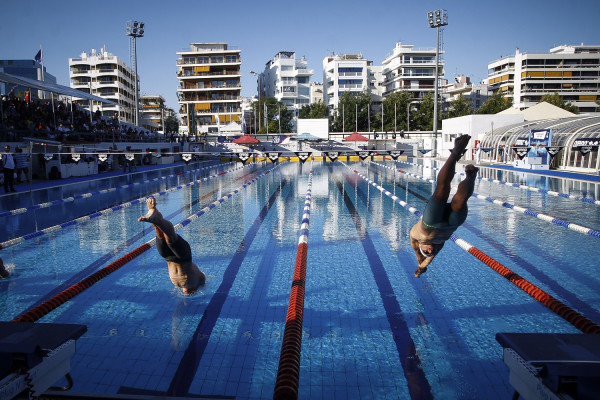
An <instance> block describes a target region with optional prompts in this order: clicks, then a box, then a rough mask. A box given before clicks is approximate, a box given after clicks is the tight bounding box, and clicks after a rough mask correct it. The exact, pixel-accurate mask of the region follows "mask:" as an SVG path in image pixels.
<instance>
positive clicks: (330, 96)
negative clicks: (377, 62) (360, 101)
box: [323, 54, 380, 112]
mask: <svg viewBox="0 0 600 400" xmlns="http://www.w3.org/2000/svg"><path fill="white" fill-rule="evenodd" d="M372 68H373V62H372V61H369V60H367V59H366V58H364V57H363V56H362V54H334V55H332V56H329V57H325V58H324V59H323V100H324V102H325V105H326V106H327V108H328V109H329V111H330V112H331V111H333V110H334V109H336V108H337V107H338V104H339V102H340V98H341V97H342V96H343V95H344V93H347V92H348V93H350V94H353V95H360V94H361V93H362V92H363V91H364V90H367V91H369V93H371V95H373V93H372V92H371V86H372V85H373V84H374V82H373V81H374V80H375V76H376V73H375V72H374V71H372ZM375 95H377V94H375ZM374 100H375V101H377V100H376V99H374ZM379 101H380V99H379Z"/></svg>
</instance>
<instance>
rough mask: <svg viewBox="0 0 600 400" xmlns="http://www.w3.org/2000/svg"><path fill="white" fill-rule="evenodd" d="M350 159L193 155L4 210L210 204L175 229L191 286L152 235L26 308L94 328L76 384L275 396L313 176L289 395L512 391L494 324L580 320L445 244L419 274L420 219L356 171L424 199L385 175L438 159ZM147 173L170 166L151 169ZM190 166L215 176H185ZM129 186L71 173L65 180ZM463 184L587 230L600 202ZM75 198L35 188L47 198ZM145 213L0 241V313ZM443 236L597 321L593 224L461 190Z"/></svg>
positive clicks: (125, 241) (24, 218)
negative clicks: (4, 268) (82, 286)
mask: <svg viewBox="0 0 600 400" xmlns="http://www.w3.org/2000/svg"><path fill="white" fill-rule="evenodd" d="M347 164H348V165H347V166H346V165H345V164H344V163H341V162H339V161H338V162H333V163H332V162H327V163H322V162H310V161H309V162H307V163H305V164H300V163H282V164H277V165H274V164H272V163H270V162H268V163H258V164H249V165H246V166H242V165H241V164H239V163H238V164H225V165H209V166H207V168H206V169H198V165H196V166H194V165H193V164H190V165H189V166H187V167H186V168H183V167H179V168H180V169H176V168H174V169H172V170H168V171H157V172H148V173H147V174H140V176H139V177H138V178H131V177H130V178H120V179H130V180H131V179H137V180H138V181H144V182H145V183H143V184H141V185H136V186H135V189H133V188H132V189H125V190H118V191H115V192H111V193H106V194H101V195H98V196H93V197H90V198H89V199H88V198H84V199H78V200H77V201H74V202H72V203H69V204H61V205H57V206H52V207H48V208H46V209H40V210H35V211H29V212H27V213H22V214H18V215H14V216H10V217H2V218H3V222H4V221H7V223H6V224H5V225H4V226H5V228H4V231H3V232H2V234H3V235H4V237H2V238H1V239H0V240H8V239H12V238H14V237H18V236H22V235H25V234H26V233H30V232H32V231H34V230H35V229H36V227H37V229H38V230H39V229H43V228H45V227H47V226H53V225H55V224H57V223H62V222H66V221H69V220H72V219H74V218H78V217H79V216H81V215H82V214H86V213H90V212H93V211H97V210H102V209H106V208H108V207H112V206H114V205H115V204H117V203H120V202H125V201H131V200H133V199H137V198H140V197H143V196H146V195H149V194H152V193H158V192H163V194H162V195H160V196H158V195H157V203H158V208H159V210H160V211H161V212H162V214H163V215H164V216H165V217H166V218H168V219H170V220H171V221H172V222H173V223H174V224H177V223H179V222H181V221H183V220H185V219H186V218H188V217H190V216H191V215H195V214H196V213H198V212H199V211H200V210H202V209H204V208H205V207H207V206H208V205H209V204H211V203H213V204H214V202H215V200H217V199H223V201H222V202H220V203H218V205H215V206H214V207H212V208H207V209H206V212H205V213H203V214H202V215H200V216H198V217H197V218H196V219H194V220H193V221H191V222H190V223H189V224H186V225H185V226H184V227H183V228H182V229H181V230H179V231H178V233H179V234H180V235H181V236H182V237H183V238H185V239H186V240H187V241H188V242H189V243H190V244H191V246H192V252H193V254H194V261H195V262H196V264H198V265H199V266H200V268H201V269H202V271H204V272H205V274H206V275H207V278H208V279H207V283H206V285H205V286H204V287H202V288H201V290H199V291H198V292H197V293H196V294H194V295H193V296H183V295H182V294H181V293H180V292H179V291H178V290H177V289H175V288H174V287H173V285H172V284H171V282H170V280H169V277H168V273H167V269H166V265H165V261H164V260H163V259H162V258H161V257H160V256H159V255H158V253H157V251H156V248H154V247H153V248H151V249H150V250H148V251H145V252H143V253H142V254H141V255H139V256H138V257H135V258H134V259H132V260H131V261H129V262H128V263H126V264H125V265H124V266H123V267H121V268H119V269H118V270H117V271H115V272H114V273H112V274H110V275H109V276H107V277H106V278H104V279H102V280H100V281H99V282H97V283H96V284H94V285H92V286H91V287H90V288H88V289H87V290H84V291H83V292H82V293H81V294H79V295H78V296H76V297H74V298H73V299H71V300H69V301H67V302H66V303H65V304H63V305H61V306H60V307H58V308H56V309H55V310H53V311H52V312H50V313H48V314H47V315H46V316H44V317H42V318H41V319H40V320H39V322H42V323H43V322H54V323H75V324H84V325H86V326H87V327H88V331H87V333H85V334H84V335H83V336H82V337H81V338H80V339H79V340H78V341H77V352H76V353H75V354H74V355H73V357H72V363H71V365H72V367H71V369H72V372H71V375H72V376H73V379H74V382H75V384H74V387H73V388H72V389H71V392H75V393H97V394H98V393H100V394H117V393H121V394H136V395H147V396H160V395H168V396H174V397H176V396H181V397H184V396H198V397H200V396H205V397H213V398H214V397H218V398H239V399H264V398H272V397H273V390H274V386H275V381H276V377H277V368H278V363H279V355H280V351H281V345H282V337H283V332H284V325H285V319H286V312H287V307H288V300H289V293H290V288H291V283H292V279H293V271H294V263H295V258H296V253H297V248H298V238H299V236H300V226H301V223H302V215H303V210H304V201H305V198H306V192H307V186H308V180H309V174H310V173H311V171H312V202H311V209H310V227H309V234H308V256H307V263H306V264H307V273H306V284H305V302H304V306H305V309H304V318H303V334H302V351H301V358H300V379H299V388H298V393H299V398H311V399H321V398H364V399H371V398H373V399H387V398H390V399H409V398H436V399H438V398H439V399H481V398H486V399H506V398H508V397H509V396H511V395H512V393H513V389H512V388H511V386H510V384H509V383H508V368H507V367H506V366H505V364H504V363H503V362H502V348H501V346H500V345H499V344H498V343H497V342H496V340H495V334H496V333H497V332H539V333H550V332H562V333H578V332H580V331H579V330H578V329H576V328H575V327H573V326H572V325H571V324H570V323H568V322H567V321H565V320H564V319H562V318H561V317H559V316H557V315H556V314H554V313H553V312H552V311H550V310H549V309H548V308H546V307H545V306H543V305H541V304H540V303H538V302H537V301H536V300H535V299H533V298H532V297H530V296H529V295H527V294H526V293H525V292H523V291H522V290H520V289H519V288H518V287H516V286H514V285H513V284H511V283H510V282H509V281H508V280H506V279H504V278H503V277H501V276H500V275H498V274H497V273H496V272H495V271H493V270H492V269H491V268H489V267H488V266H486V265H485V264H484V263H482V262H481V261H479V260H478V259H476V258H475V257H473V256H472V255H470V254H469V253H467V252H466V251H464V250H463V249H461V248H460V247H459V246H457V245H456V244H455V243H454V242H451V241H449V242H447V243H446V245H445V246H444V249H443V250H442V252H441V253H440V254H439V255H438V256H437V257H436V259H435V261H434V262H433V263H432V264H431V266H430V268H429V271H428V272H427V273H426V274H424V275H423V276H422V277H421V278H420V279H415V278H414V277H413V273H414V270H415V269H416V266H417V265H416V259H415V255H414V252H413V250H412V248H411V247H410V243H409V239H408V232H409V230H410V228H411V227H412V225H414V224H415V223H416V222H417V221H418V218H417V217H416V216H415V215H414V214H412V213H410V212H409V211H408V210H407V209H406V208H404V207H402V206H400V205H399V204H398V203H396V202H394V201H393V200H392V199H390V198H389V197H388V196H386V195H385V194H383V193H382V192H381V191H379V190H377V189H375V188H374V187H373V186H372V185H370V184H369V183H368V182H367V181H365V180H364V179H363V178H361V177H360V176H359V175H358V174H356V173H355V172H354V170H356V171H357V172H360V173H361V174H362V175H364V176H366V177H368V178H369V179H370V180H372V181H373V182H376V183H377V184H378V185H380V186H382V187H383V188H385V190H388V191H389V192H392V193H394V194H395V195H396V196H398V197H399V198H401V199H402V200H403V201H405V202H406V203H408V204H410V205H411V206H413V207H415V208H416V209H418V210H421V211H422V210H423V209H424V206H425V203H426V201H427V199H428V197H429V196H430V195H431V193H432V188H433V185H432V184H431V183H430V182H427V181H425V180H423V179H418V178H415V177H412V176H408V175H407V174H404V173H402V172H399V171H398V169H401V170H402V171H405V172H408V173H412V174H417V175H419V176H422V177H424V178H428V179H435V175H436V170H435V168H423V166H422V165H417V164H410V163H399V162H398V163H395V162H392V161H380V162H372V163H368V162H367V163H362V162H356V163H347ZM426 166H427V167H437V168H439V167H440V166H441V165H438V164H435V165H426ZM202 167H204V165H203V166H202ZM181 168H183V169H181ZM267 171H269V173H266V172H267ZM457 172H458V173H460V172H462V170H461V166H459V167H458V168H457ZM480 172H481V176H482V177H485V178H493V179H500V180H505V181H510V182H515V183H519V184H522V185H529V186H534V187H542V188H545V189H550V190H559V191H561V192H565V191H572V192H573V193H575V194H577V195H578V196H582V197H594V196H597V194H598V188H597V187H596V185H597V184H589V185H587V186H586V185H582V184H581V183H580V182H573V183H571V182H569V181H567V180H564V179H559V178H548V177H543V176H534V175H529V174H524V173H516V172H506V171H500V170H492V169H486V168H482V170H481V171H480ZM160 174H162V175H173V176H172V177H170V178H169V179H161V180H160V181H155V182H148V180H149V179H151V178H153V177H155V176H159V175H160ZM202 177H210V179H207V180H205V181H202V182H199V183H195V184H193V185H189V186H184V185H183V184H184V183H187V182H191V181H197V180H198V179H200V178H202ZM115 179H116V178H115ZM459 179H460V177H459V176H457V177H456V180H455V182H456V183H458V181H459ZM122 184H123V183H121V182H117V181H114V180H113V181H107V182H104V181H102V182H94V183H85V182H84V183H81V184H80V185H78V186H77V187H76V188H75V189H72V190H73V191H74V192H76V193H85V192H89V191H91V190H98V189H99V188H96V189H90V188H91V186H88V187H86V186H85V185H99V186H103V185H104V186H117V185H122ZM178 186H179V188H178V189H174V190H171V191H168V192H167V191H166V190H167V189H169V188H174V187H178ZM236 190H239V191H237V192H235V193H234V191H236ZM63 191H64V189H63ZM475 192H476V193H478V194H482V195H485V196H489V197H493V198H497V199H501V200H502V201H505V202H508V203H512V204H515V205H519V206H521V207H524V208H528V209H532V210H536V211H538V212H542V213H545V214H551V215H554V216H556V217H557V218H561V219H563V220H567V221H569V222H572V223H577V224H580V225H584V226H588V227H591V228H593V229H598V228H599V225H600V224H599V222H600V207H598V206H597V205H594V204H589V203H585V202H581V201H577V200H574V199H565V198H563V197H553V196H548V195H545V194H543V193H536V192H531V191H528V190H524V189H520V188H514V187H510V186H507V185H498V184H495V183H493V182H488V181H484V180H480V181H478V182H477V184H476V187H475ZM227 194H231V196H230V197H227ZM70 195H72V194H66V193H64V192H63V193H56V194H53V193H48V192H45V196H48V197H49V198H48V199H47V200H42V201H51V200H54V199H56V198H60V197H61V196H62V197H63V198H64V197H65V196H70ZM51 196H55V197H54V198H51ZM23 201H25V200H23ZM31 201H37V199H36V200H31ZM34 204H35V203H34ZM3 206H4V204H3ZM21 206H23V205H21ZM15 208H16V207H15ZM3 210H4V209H3ZM145 212H146V209H145V204H144V202H143V201H140V202H137V203H136V204H132V205H130V206H128V207H124V208H122V209H120V210H118V211H114V212H111V213H108V214H106V215H102V216H100V217H98V218H94V219H91V220H89V221H82V222H81V223H77V224H74V225H72V226H68V227H65V228H63V229H58V230H56V231H55V232H50V233H46V234H44V235H41V236H38V237H35V238H33V239H31V240H26V241H24V242H22V243H19V244H16V245H13V246H10V247H7V248H5V249H3V250H2V251H1V257H2V258H3V259H4V261H5V263H6V264H7V265H8V266H9V269H11V270H12V272H13V276H12V277H11V278H10V279H8V280H4V281H1V282H0V305H1V311H0V313H1V318H2V320H6V321H10V320H12V319H13V318H15V317H17V316H18V315H21V314H22V313H24V312H26V311H27V310H30V309H31V308H33V307H35V306H36V305H37V304H40V303H42V302H43V301H45V300H47V299H48V298H50V297H52V296H53V295H55V294H57V293H59V292H60V291H61V290H64V289H66V288H67V287H69V286H70V285H72V284H74V283H76V282H78V281H80V280H81V279H83V278H85V277H87V276H89V275H90V274H92V273H93V272H95V271H97V270H99V269H101V268H102V267H104V266H106V265H107V264H109V263H111V262H113V261H115V260H116V259H118V258H119V257H122V256H123V255H124V254H126V253H127V252H130V251H132V250H133V249H136V248H137V247H139V246H140V245H142V244H143V243H146V242H148V241H149V240H151V239H152V238H153V236H154V231H153V229H152V228H151V227H150V225H149V224H144V223H141V222H137V218H138V217H139V216H141V215H143V214H145ZM34 214H35V215H34ZM32 219H33V220H34V221H33V222H32ZM456 235H457V236H458V237H460V238H461V239H464V240H465V241H467V242H469V243H470V244H472V245H473V246H475V247H476V248H478V249H480V250H481V251H483V252H485V253H486V254H487V255H489V256H490V257H492V258H493V259H495V260H497V261H498V262H500V263H502V264H503V265H505V266H507V267H508V268H510V269H512V270H513V271H515V272H516V273H518V274H519V275H521V276H522V277H524V278H525V279H528V280H529V281H530V282H532V283H534V284H536V285H537V286H539V287H540V288H541V289H543V290H545V291H546V292H548V293H549V294H551V295H552V296H554V297H555V298H557V299H559V300H561V301H562V302H564V303H565V304H567V305H569V306H570V307H572V308H574V309H576V310H577V311H579V312H580V313H582V314H583V315H585V316H586V317H587V318H589V319H591V320H592V321H594V322H598V321H600V299H599V298H598V296H597V293H598V288H600V278H599V277H598V275H597V271H596V268H597V265H596V264H595V262H593V261H592V260H595V259H596V258H597V255H598V250H597V242H598V238H595V237H593V236H589V235H584V234H582V233H579V232H575V231H573V230H570V229H567V228H564V227H561V226H557V225H554V224H551V223H548V222H545V221H541V220H539V219H536V218H533V217H530V216H528V215H524V214H521V213H517V212H515V211H512V210H510V209H506V208H504V207H502V206H498V205H495V204H491V203H489V202H486V201H482V200H479V199H477V198H471V199H470V200H469V217H468V219H467V221H466V223H465V224H464V225H463V226H461V227H460V228H459V229H458V230H457V231H456ZM582 260H583V261H582ZM586 260H588V261H586Z"/></svg>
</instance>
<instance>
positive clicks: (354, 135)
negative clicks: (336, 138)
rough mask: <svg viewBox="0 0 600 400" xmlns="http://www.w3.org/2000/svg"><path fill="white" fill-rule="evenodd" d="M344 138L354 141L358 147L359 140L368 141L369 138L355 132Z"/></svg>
mask: <svg viewBox="0 0 600 400" xmlns="http://www.w3.org/2000/svg"><path fill="white" fill-rule="evenodd" d="M343 140H345V141H347V142H354V143H355V147H356V148H358V142H368V141H369V139H368V138H366V137H364V136H363V135H361V134H360V133H357V132H353V133H352V134H351V135H349V136H346V137H345V138H344V139H343Z"/></svg>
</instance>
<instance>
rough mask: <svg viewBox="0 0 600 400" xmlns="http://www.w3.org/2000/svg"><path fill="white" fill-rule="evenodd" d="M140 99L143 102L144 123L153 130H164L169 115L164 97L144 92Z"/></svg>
mask: <svg viewBox="0 0 600 400" xmlns="http://www.w3.org/2000/svg"><path fill="white" fill-rule="evenodd" d="M140 100H141V103H142V109H141V114H142V121H143V122H142V125H144V127H145V128H148V129H150V130H153V131H158V132H164V126H165V122H164V121H165V118H167V117H168V114H167V111H166V107H165V99H164V97H162V96H161V95H153V94H144V95H142V97H141V98H140ZM146 125H148V126H146Z"/></svg>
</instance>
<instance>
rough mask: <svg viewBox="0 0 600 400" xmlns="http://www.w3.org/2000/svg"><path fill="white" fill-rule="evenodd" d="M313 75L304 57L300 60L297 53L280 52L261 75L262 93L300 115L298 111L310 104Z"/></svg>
mask: <svg viewBox="0 0 600 400" xmlns="http://www.w3.org/2000/svg"><path fill="white" fill-rule="evenodd" d="M313 74H314V71H313V70H312V69H308V62H307V61H306V58H304V56H303V57H301V58H299V59H298V58H296V53H295V52H292V51H280V52H279V53H277V54H276V55H275V57H273V59H272V60H269V62H268V63H267V64H266V66H265V70H264V72H263V73H262V74H261V80H260V82H261V85H262V86H263V91H262V93H264V94H265V96H266V97H275V98H276V99H277V100H278V101H280V102H282V103H283V104H285V105H286V106H287V107H288V109H289V110H295V114H296V115H298V110H300V109H301V108H302V107H303V106H305V105H307V104H309V103H310V78H311V76H312V75H313Z"/></svg>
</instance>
